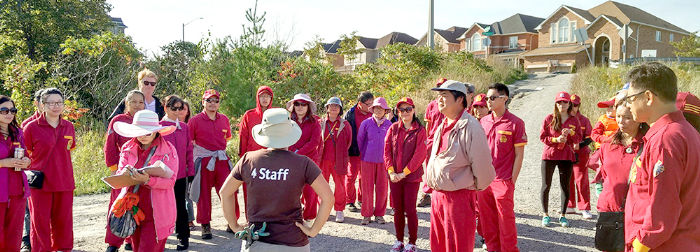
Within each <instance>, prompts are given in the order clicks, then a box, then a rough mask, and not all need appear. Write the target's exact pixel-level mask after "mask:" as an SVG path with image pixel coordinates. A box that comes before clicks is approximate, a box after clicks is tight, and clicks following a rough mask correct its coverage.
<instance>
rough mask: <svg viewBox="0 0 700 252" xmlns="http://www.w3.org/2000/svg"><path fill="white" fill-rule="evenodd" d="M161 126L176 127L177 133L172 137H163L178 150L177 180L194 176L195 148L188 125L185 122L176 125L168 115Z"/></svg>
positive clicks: (171, 135)
mask: <svg viewBox="0 0 700 252" xmlns="http://www.w3.org/2000/svg"><path fill="white" fill-rule="evenodd" d="M160 124H161V125H163V126H175V127H176V130H175V132H173V133H172V134H170V135H167V136H163V139H165V141H168V142H169V143H170V144H172V145H173V147H175V150H177V157H178V166H177V167H178V172H177V179H181V178H184V177H190V176H194V174H195V172H194V156H193V155H192V149H193V148H194V146H193V144H192V139H190V133H189V132H190V130H189V128H187V124H186V123H183V122H177V123H175V122H173V121H171V120H169V119H168V116H167V115H166V116H165V117H164V118H163V120H162V121H161V122H160Z"/></svg>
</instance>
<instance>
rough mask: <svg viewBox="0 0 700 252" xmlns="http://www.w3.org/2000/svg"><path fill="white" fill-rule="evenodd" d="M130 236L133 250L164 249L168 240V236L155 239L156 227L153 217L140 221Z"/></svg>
mask: <svg viewBox="0 0 700 252" xmlns="http://www.w3.org/2000/svg"><path fill="white" fill-rule="evenodd" d="M147 219H148V218H147ZM130 238H131V242H132V247H133V248H134V252H139V251H141V252H157V251H164V250H165V244H166V242H167V240H168V238H165V239H161V240H156V227H155V225H154V223H153V219H150V220H147V221H144V222H141V225H139V226H138V227H137V228H136V230H135V231H134V234H133V235H131V237H130Z"/></svg>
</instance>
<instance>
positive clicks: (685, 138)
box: [625, 111, 700, 251]
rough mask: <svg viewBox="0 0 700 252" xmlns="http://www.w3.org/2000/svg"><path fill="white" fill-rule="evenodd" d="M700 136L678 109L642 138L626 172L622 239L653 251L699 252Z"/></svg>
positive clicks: (657, 123) (656, 123) (663, 117)
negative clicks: (641, 145) (635, 155)
mask: <svg viewBox="0 0 700 252" xmlns="http://www.w3.org/2000/svg"><path fill="white" fill-rule="evenodd" d="M698 146H700V134H698V132H697V131H696V130H695V129H694V128H693V126H691V125H690V123H688V121H686V120H685V118H684V117H683V113H682V112H681V111H676V112H672V113H669V114H666V115H663V116H662V117H661V118H659V119H658V120H656V122H654V125H653V126H652V127H651V128H650V129H649V131H648V132H647V134H646V135H645V136H644V148H643V149H644V150H643V151H642V155H641V156H640V158H639V159H638V160H637V161H635V165H634V166H632V168H631V169H630V188H629V192H628V193H627V201H626V203H625V241H626V242H627V243H628V244H631V243H632V242H633V241H634V239H638V240H639V242H641V243H642V244H644V245H645V246H647V247H649V248H651V251H700V169H698V167H700V148H698Z"/></svg>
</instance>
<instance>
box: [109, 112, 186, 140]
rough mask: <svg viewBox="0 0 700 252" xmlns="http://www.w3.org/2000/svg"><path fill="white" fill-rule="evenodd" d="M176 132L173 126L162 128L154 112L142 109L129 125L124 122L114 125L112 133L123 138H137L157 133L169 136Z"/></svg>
mask: <svg viewBox="0 0 700 252" xmlns="http://www.w3.org/2000/svg"><path fill="white" fill-rule="evenodd" d="M175 130H176V128H175V126H162V125H160V120H158V114H156V112H153V111H150V110H147V109H144V110H141V111H139V112H136V114H134V120H133V122H132V123H131V124H129V123H125V122H116V123H114V131H115V132H117V134H119V135H121V136H123V137H139V136H145V135H148V134H151V133H153V132H159V133H160V134H161V135H163V136H165V135H169V134H170V133H173V132H174V131H175Z"/></svg>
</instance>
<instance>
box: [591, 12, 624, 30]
mask: <svg viewBox="0 0 700 252" xmlns="http://www.w3.org/2000/svg"><path fill="white" fill-rule="evenodd" d="M600 20H607V21H608V22H610V23H612V24H614V25H615V26H616V27H617V28H618V29H620V28H622V25H623V24H622V21H620V20H619V19H617V18H616V17H611V16H608V15H600V16H598V18H596V19H595V20H593V22H591V24H589V25H588V26H592V25H593V24H595V23H596V22H598V21H600Z"/></svg>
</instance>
